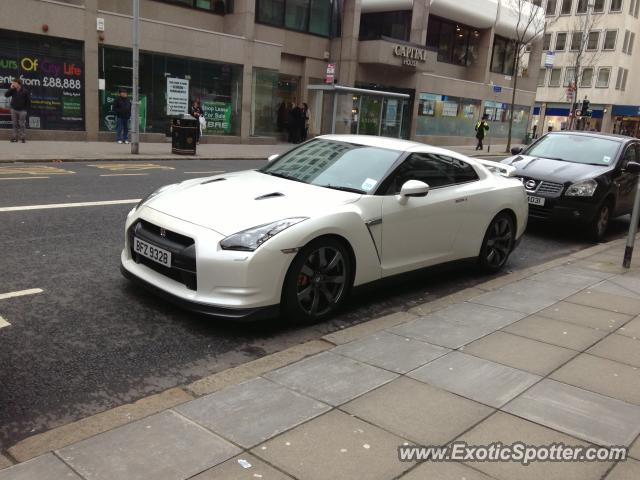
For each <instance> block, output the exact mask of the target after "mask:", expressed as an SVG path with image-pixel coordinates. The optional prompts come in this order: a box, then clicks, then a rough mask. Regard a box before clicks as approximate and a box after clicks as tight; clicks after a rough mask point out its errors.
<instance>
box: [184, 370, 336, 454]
mask: <svg viewBox="0 0 640 480" xmlns="http://www.w3.org/2000/svg"><path fill="white" fill-rule="evenodd" d="M330 408H331V407H329V406H328V405H325V404H324V403H321V402H318V401H317V400H313V399H312V398H309V397H305V396H304V395H301V394H299V393H297V392H294V391H293V390H290V389H288V388H285V387H283V386H282V385H279V384H277V383H274V382H271V381H269V380H265V379H264V378H256V379H253V380H249V381H247V382H244V383H241V384H239V385H235V386H233V387H229V388H226V389H224V390H220V391H219V392H216V393H212V394H210V395H207V396H206V397H202V398H199V399H197V400H192V401H191V402H188V403H185V404H183V405H181V406H179V407H178V408H176V410H177V411H178V412H179V413H180V414H182V415H184V416H186V417H188V418H190V419H191V420H193V421H194V422H196V423H198V424H200V425H202V426H204V427H206V428H208V429H209V430H213V431H214V432H216V433H218V434H220V435H222V436H223V437H224V438H227V439H229V440H231V441H232V442H234V443H237V444H238V445H241V446H243V447H245V448H251V447H253V446H254V445H257V444H258V443H261V442H264V441H265V440H268V439H269V438H271V437H273V436H275V435H277V434H279V433H282V432H284V431H286V430H289V429H290V428H293V427H295V426H297V425H300V424H301V423H302V422H305V421H307V420H310V419H311V418H314V417H316V416H318V415H320V414H322V413H324V412H326V411H328V410H330Z"/></svg>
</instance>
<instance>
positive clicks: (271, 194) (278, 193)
mask: <svg viewBox="0 0 640 480" xmlns="http://www.w3.org/2000/svg"><path fill="white" fill-rule="evenodd" d="M275 197H284V194H283V193H280V192H273V193H267V194H265V195H260V196H259V197H256V198H255V199H254V200H266V199H267V198H275Z"/></svg>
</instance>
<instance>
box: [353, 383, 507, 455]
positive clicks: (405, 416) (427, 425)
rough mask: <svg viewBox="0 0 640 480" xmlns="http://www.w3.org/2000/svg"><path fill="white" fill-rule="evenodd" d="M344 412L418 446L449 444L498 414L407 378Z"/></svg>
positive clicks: (391, 384)
mask: <svg viewBox="0 0 640 480" xmlns="http://www.w3.org/2000/svg"><path fill="white" fill-rule="evenodd" d="M341 409H342V410H344V411H346V412H348V413H350V414H352V415H355V416H357V417H359V418H362V419H363V420H366V421H367V422H369V423H372V424H373V425H378V426H380V427H382V428H384V429H385V430H388V431H390V432H392V433H395V434H396V435H398V436H400V437H402V438H406V439H408V440H410V441H412V442H415V443H416V444H418V445H443V444H446V443H447V442H449V441H450V440H452V439H453V438H455V437H456V436H458V435H459V434H461V433H462V432H464V431H465V430H467V429H469V428H470V427H471V426H473V425H475V424H476V423H478V422H479V421H480V420H482V419H483V418H485V417H487V416H489V415H490V414H491V413H492V412H493V411H494V410H493V409H492V408H489V407H487V406H485V405H481V404H479V403H476V402H473V401H471V400H467V399H466V398H462V397H459V396H457V395H454V394H452V393H449V392H445V391H444V390H441V389H439V388H436V387H433V386H431V385H427V384H424V383H422V382H418V381H416V380H411V379H409V378H404V377H401V378H398V379H397V380H394V381H393V382H391V383H388V384H386V385H384V386H383V387H380V388H378V389H376V390H374V391H373V392H369V393H367V394H366V395H363V396H362V397H359V398H357V399H355V400H354V401H352V402H349V403H347V404H346V405H343V406H342V407H341Z"/></svg>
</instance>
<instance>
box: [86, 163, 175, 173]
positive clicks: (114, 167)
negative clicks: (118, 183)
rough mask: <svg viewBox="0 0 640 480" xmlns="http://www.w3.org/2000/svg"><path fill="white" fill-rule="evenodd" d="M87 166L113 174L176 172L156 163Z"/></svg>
mask: <svg viewBox="0 0 640 480" xmlns="http://www.w3.org/2000/svg"><path fill="white" fill-rule="evenodd" d="M87 166H88V167H95V168H99V169H101V170H110V171H112V172H118V171H121V170H126V171H134V172H135V171H138V170H175V168H174V167H167V166H164V165H156V164H155V163H100V164H97V165H87Z"/></svg>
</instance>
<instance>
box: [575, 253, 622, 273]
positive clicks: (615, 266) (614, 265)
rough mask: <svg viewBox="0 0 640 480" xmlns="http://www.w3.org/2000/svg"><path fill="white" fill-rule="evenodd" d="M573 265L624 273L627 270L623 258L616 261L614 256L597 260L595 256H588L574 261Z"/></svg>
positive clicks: (599, 270)
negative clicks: (623, 264)
mask: <svg viewBox="0 0 640 480" xmlns="http://www.w3.org/2000/svg"><path fill="white" fill-rule="evenodd" d="M571 265H573V266H574V267H579V268H586V269H589V270H596V271H598V272H606V273H624V272H625V271H626V269H625V268H624V267H623V266H622V260H620V261H617V262H616V261H615V260H614V259H613V258H608V259H607V258H603V259H601V260H597V259H593V257H588V258H585V259H583V260H578V261H577V262H572V263H571Z"/></svg>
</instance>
